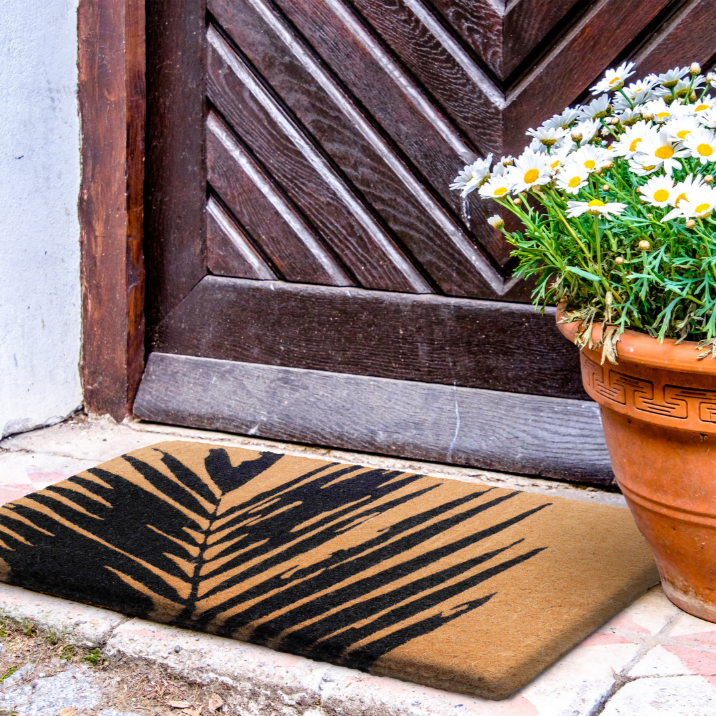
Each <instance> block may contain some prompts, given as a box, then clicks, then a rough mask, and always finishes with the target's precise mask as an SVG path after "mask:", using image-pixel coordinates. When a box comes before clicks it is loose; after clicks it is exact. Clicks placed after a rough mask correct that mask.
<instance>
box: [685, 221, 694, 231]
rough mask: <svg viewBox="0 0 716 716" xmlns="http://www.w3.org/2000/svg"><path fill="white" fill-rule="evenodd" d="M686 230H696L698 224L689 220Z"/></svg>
mask: <svg viewBox="0 0 716 716" xmlns="http://www.w3.org/2000/svg"><path fill="white" fill-rule="evenodd" d="M686 228H687V229H695V228H696V222H695V221H694V220H693V219H689V220H688V221H687V222H686Z"/></svg>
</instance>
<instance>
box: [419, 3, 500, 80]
mask: <svg viewBox="0 0 716 716" xmlns="http://www.w3.org/2000/svg"><path fill="white" fill-rule="evenodd" d="M432 4H433V5H434V6H435V7H436V8H437V9H438V10H439V11H440V13H441V14H442V15H443V17H444V18H445V20H446V21H447V23H448V24H449V25H450V26H452V27H453V28H454V30H455V31H457V33H458V34H459V35H460V37H462V38H463V39H464V40H465V42H467V44H468V45H469V46H470V47H471V48H472V49H473V51H474V52H475V53H476V54H477V55H478V57H479V58H480V59H481V60H482V61H483V62H484V63H485V65H487V67H488V68H489V69H490V70H491V71H492V72H494V73H495V75H496V76H497V77H498V78H503V77H504V71H503V69H502V63H503V36H504V0H432Z"/></svg>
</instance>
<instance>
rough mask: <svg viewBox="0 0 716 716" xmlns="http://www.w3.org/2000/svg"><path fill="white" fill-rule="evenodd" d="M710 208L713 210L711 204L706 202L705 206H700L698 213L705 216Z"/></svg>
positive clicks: (697, 209) (697, 208)
mask: <svg viewBox="0 0 716 716" xmlns="http://www.w3.org/2000/svg"><path fill="white" fill-rule="evenodd" d="M710 208H711V204H709V203H708V202H706V203H704V204H699V205H698V206H697V207H696V213H697V214H703V213H704V212H705V211H708V210H709V209H710Z"/></svg>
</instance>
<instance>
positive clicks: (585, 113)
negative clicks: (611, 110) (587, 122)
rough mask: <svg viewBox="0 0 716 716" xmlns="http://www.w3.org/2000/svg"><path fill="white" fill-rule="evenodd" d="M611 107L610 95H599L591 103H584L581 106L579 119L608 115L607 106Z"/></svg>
mask: <svg viewBox="0 0 716 716" xmlns="http://www.w3.org/2000/svg"><path fill="white" fill-rule="evenodd" d="M608 107H609V96H608V95H604V96H603V97H597V99H593V100H592V101H591V102H590V103H589V104H583V105H582V106H581V107H580V108H579V119H580V120H581V119H599V118H600V117H606V115H607V108H608Z"/></svg>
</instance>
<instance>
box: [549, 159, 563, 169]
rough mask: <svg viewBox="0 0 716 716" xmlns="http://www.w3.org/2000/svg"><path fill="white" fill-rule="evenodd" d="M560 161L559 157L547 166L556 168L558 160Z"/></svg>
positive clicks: (558, 163)
mask: <svg viewBox="0 0 716 716" xmlns="http://www.w3.org/2000/svg"><path fill="white" fill-rule="evenodd" d="M561 161H562V160H561V159H557V160H556V161H554V162H552V163H551V164H550V165H549V166H550V169H556V168H557V167H558V166H559V165H560V162H561Z"/></svg>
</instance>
